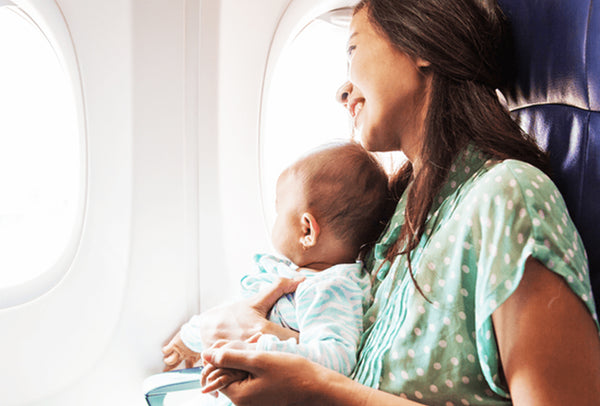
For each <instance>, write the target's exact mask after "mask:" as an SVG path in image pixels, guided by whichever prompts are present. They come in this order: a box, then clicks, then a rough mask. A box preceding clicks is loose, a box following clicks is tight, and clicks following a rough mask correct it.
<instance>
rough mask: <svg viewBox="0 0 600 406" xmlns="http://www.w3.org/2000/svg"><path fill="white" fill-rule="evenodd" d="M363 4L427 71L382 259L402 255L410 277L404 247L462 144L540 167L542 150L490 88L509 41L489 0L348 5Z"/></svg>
mask: <svg viewBox="0 0 600 406" xmlns="http://www.w3.org/2000/svg"><path fill="white" fill-rule="evenodd" d="M362 9H366V11H367V14H368V18H369V21H370V22H371V24H373V26H374V27H376V29H378V30H379V31H380V32H381V33H382V34H384V36H386V37H387V38H388V39H389V41H390V42H391V43H392V44H393V45H394V46H395V47H396V48H397V49H399V50H400V51H402V52H404V53H406V54H408V55H410V56H412V57H420V58H422V59H424V60H426V61H428V62H429V63H430V66H428V67H426V68H424V69H428V70H430V72H431V73H432V82H431V94H430V98H431V99H430V103H429V109H428V111H427V115H426V118H425V131H424V132H425V134H424V139H423V146H422V151H421V162H422V163H421V168H420V170H419V172H418V173H417V174H416V175H414V174H413V168H412V165H411V164H410V162H407V163H406V164H405V165H404V166H403V167H401V168H400V169H399V170H398V172H397V173H396V174H395V176H394V177H393V180H392V189H393V190H394V191H395V194H396V195H397V196H400V195H401V194H402V193H403V192H404V190H405V189H406V187H407V185H408V183H409V182H410V181H411V180H412V181H413V185H412V187H411V188H410V189H409V190H408V195H407V201H406V209H405V213H404V215H405V223H404V226H403V227H402V229H401V231H400V235H399V237H398V240H397V241H396V243H395V244H394V245H393V246H392V248H390V250H389V251H388V253H387V260H389V261H393V260H394V258H395V257H396V256H398V255H404V254H406V255H407V257H408V258H407V259H408V264H409V270H410V275H411V277H412V278H413V281H414V282H415V283H416V281H415V278H414V274H413V271H412V267H411V263H410V252H411V251H412V250H413V249H414V248H415V247H416V246H417V245H418V243H419V240H420V239H421V236H422V234H423V232H424V225H425V221H426V218H427V214H428V212H429V210H430V209H431V206H432V203H433V200H434V197H435V196H436V195H437V193H438V192H439V191H440V189H441V187H442V185H443V184H444V182H445V181H446V179H447V177H448V172H449V168H450V166H451V164H452V162H453V160H454V159H455V158H456V157H457V155H458V154H459V152H460V151H461V150H462V149H463V148H464V147H465V146H466V145H467V144H468V143H472V144H473V145H475V146H476V147H477V148H478V149H479V150H481V151H482V152H484V153H486V154H489V155H491V156H492V157H494V158H496V159H499V160H503V159H509V158H510V159H518V160H522V161H525V162H528V163H530V164H532V165H534V166H536V167H538V168H540V169H541V170H543V171H544V172H548V164H547V156H546V154H545V153H544V152H543V151H542V150H541V149H540V148H539V146H538V145H537V144H536V143H535V140H534V139H533V138H532V137H531V136H529V135H527V134H525V133H524V132H523V131H522V130H521V129H520V127H519V126H518V124H517V123H516V122H515V121H513V119H512V118H511V117H510V114H509V112H508V111H507V110H506V108H505V107H504V106H503V105H502V104H501V102H500V101H499V99H498V96H497V93H496V89H497V88H499V87H501V85H502V83H503V81H504V80H506V79H507V78H508V77H509V76H508V73H509V72H510V70H508V69H504V67H506V66H508V65H507V64H506V60H507V56H508V55H509V51H510V46H509V44H510V42H509V41H508V39H509V38H508V35H507V25H506V20H505V18H504V15H503V13H502V11H501V10H500V8H499V7H498V5H497V3H496V1H495V0H363V1H361V2H360V3H359V4H358V5H357V6H356V7H355V10H354V12H355V13H356V12H358V11H359V10H362ZM416 286H417V288H418V289H419V291H421V289H420V288H419V286H418V284H416ZM422 293H423V292H421V294H422Z"/></svg>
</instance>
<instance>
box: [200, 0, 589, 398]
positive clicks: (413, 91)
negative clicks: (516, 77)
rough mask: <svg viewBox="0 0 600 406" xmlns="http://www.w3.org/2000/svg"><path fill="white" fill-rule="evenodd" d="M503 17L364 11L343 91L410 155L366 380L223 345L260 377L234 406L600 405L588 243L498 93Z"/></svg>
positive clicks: (378, 286)
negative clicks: (314, 405) (299, 405)
mask: <svg viewBox="0 0 600 406" xmlns="http://www.w3.org/2000/svg"><path fill="white" fill-rule="evenodd" d="M501 16H502V15H501V12H500V10H499V9H498V7H497V5H496V4H495V2H493V1H476V0H402V1H398V0H396V1H394V0H363V1H362V2H361V3H360V4H359V5H358V6H357V7H356V10H355V15H354V17H353V19H352V23H351V28H350V38H349V42H348V55H349V81H348V82H347V83H346V84H345V85H344V86H342V88H341V89H340V91H339V92H338V99H339V101H340V102H341V103H343V104H344V105H345V106H346V107H347V108H348V110H349V112H350V114H351V116H352V117H353V120H354V127H355V129H356V131H357V134H358V135H359V136H360V139H361V142H362V144H363V145H364V146H365V147H366V148H367V149H369V150H372V151H395V150H399V151H402V152H404V154H405V155H406V156H407V158H408V160H409V162H408V163H407V164H406V165H405V166H404V167H403V168H401V169H400V171H399V173H398V174H397V176H396V177H395V179H394V181H393V187H394V189H395V191H396V192H397V194H398V196H401V197H400V199H399V202H398V206H397V208H396V213H395V215H394V217H393V218H392V220H391V222H390V224H389V225H388V228H387V230H386V231H385V233H384V235H383V236H382V237H381V239H380V242H379V244H378V245H377V246H376V247H375V249H374V250H373V252H372V255H371V258H370V260H369V261H368V262H367V265H368V266H369V267H370V268H371V269H372V271H373V273H374V275H376V283H375V288H374V296H375V301H374V302H373V304H372V305H371V307H370V309H369V310H368V312H367V314H366V317H365V328H366V331H365V334H364V336H363V338H362V340H361V349H360V351H359V362H358V365H357V367H356V369H355V372H354V376H353V378H354V379H353V380H352V379H349V378H346V377H344V376H341V375H339V374H337V373H335V372H332V371H329V370H327V369H324V368H322V367H319V366H317V365H315V364H313V363H311V362H309V361H306V360H304V359H302V358H299V357H294V356H291V355H286V354H265V353H260V352H256V353H253V352H247V351H243V350H233V349H227V350H213V351H209V352H208V353H207V354H206V357H205V358H206V361H208V362H209V363H211V364H212V365H213V366H215V367H221V368H235V369H242V370H244V371H248V372H249V373H250V378H249V379H247V380H244V381H241V382H234V383H232V384H231V385H228V386H227V387H225V388H224V389H223V390H222V392H223V393H225V394H226V395H227V396H229V397H230V398H231V399H232V400H233V401H234V403H236V404H239V405H269V404H274V405H291V404H332V405H367V404H369V405H371V404H372V405H387V404H394V405H409V404H426V405H427V404H429V405H461V404H464V405H469V404H494V405H495V404H498V405H500V404H511V403H512V404H515V405H548V404H559V405H571V404H577V405H592V404H597V402H598V399H600V339H599V337H598V323H597V316H596V311H595V308H594V305H593V301H592V300H591V291H590V284H589V278H588V275H587V273H588V270H587V261H586V259H585V253H584V249H583V245H582V244H581V240H580V238H579V236H578V234H577V232H576V231H575V228H574V226H573V224H572V223H571V220H570V219H569V217H568V214H567V211H566V208H565V206H564V202H563V201H562V198H561V197H560V195H559V194H558V192H557V191H556V188H555V186H554V185H553V184H552V182H551V181H550V180H549V179H548V178H547V177H546V175H544V173H543V170H544V169H545V167H546V161H545V156H544V154H543V153H542V152H541V151H540V150H539V149H538V148H537V146H536V145H535V143H534V142H533V141H532V140H531V139H530V138H529V137H528V136H526V135H524V134H522V133H521V131H520V130H519V128H518V126H517V125H516V124H515V123H514V122H513V121H512V120H511V119H510V117H509V115H508V113H507V112H506V111H505V109H504V108H503V107H502V106H501V104H500V103H499V101H498V100H497V97H496V95H495V91H494V89H495V88H496V87H498V85H499V78H500V77H501V72H497V69H496V67H497V66H500V64H499V63H498V55H497V54H498V50H501V49H502V44H503V25H502V18H501ZM285 288H289V287H283V288H282V289H285ZM292 289H293V287H292ZM271 296H275V295H271ZM266 303H268V301H264V302H261V303H260V304H261V305H263V307H265V308H268V304H266ZM265 304H266V305H265ZM229 310H231V309H229ZM245 310H246V312H249V313H248V314H252V312H254V313H253V314H254V318H250V322H249V323H250V324H252V323H253V321H256V322H257V323H258V324H254V325H255V326H256V325H259V327H258V329H261V328H268V327H269V326H268V325H266V324H264V323H262V322H261V321H260V320H261V319H260V317H257V316H256V315H257V314H260V312H259V313H256V312H255V311H254V310H248V309H245ZM225 313H226V312H223V313H221V315H220V316H219V315H216V316H215V317H214V319H213V320H217V319H221V320H223V315H224V314H225ZM261 323H262V324H261ZM230 326H237V327H238V328H239V327H240V326H239V325H236V324H229V325H227V327H230ZM242 327H243V326H242ZM254 329H257V328H256V327H255V328H254ZM221 331H223V330H221ZM252 332H253V331H250V332H245V333H240V332H237V333H236V332H234V333H233V334H229V333H224V334H225V335H224V336H225V337H229V338H243V337H244V336H245V335H248V334H250V333H252ZM232 347H235V348H243V345H239V343H238V344H237V345H233V346H232ZM208 378H209V379H210V377H208ZM415 402H417V403H415Z"/></svg>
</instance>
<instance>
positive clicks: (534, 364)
mask: <svg viewBox="0 0 600 406" xmlns="http://www.w3.org/2000/svg"><path fill="white" fill-rule="evenodd" d="M589 300H592V299H591V298H590V299H589ZM492 320H493V323H494V330H495V333H496V337H497V342H498V347H499V351H500V358H501V361H502V365H503V368H504V374H505V377H506V380H507V383H508V386H509V389H510V393H511V397H512V400H513V403H514V405H516V406H520V405H527V406H535V405H579V406H583V405H590V406H591V405H597V404H598V401H599V399H600V339H599V336H598V331H597V329H596V326H595V324H594V322H593V320H592V317H591V316H590V313H589V311H588V310H587V308H586V307H585V306H584V304H583V303H582V302H581V300H580V299H579V298H577V297H576V296H575V294H574V293H573V291H572V290H571V289H569V288H568V286H567V285H566V283H565V281H564V280H563V279H562V278H561V277H560V276H558V275H556V274H555V273H553V272H551V271H549V270H548V269H547V268H546V267H544V266H543V265H542V264H541V263H539V262H538V261H536V260H533V259H531V258H530V259H529V260H528V261H527V263H526V266H525V273H524V275H523V279H522V280H521V283H520V284H519V287H518V288H517V290H516V291H515V292H514V293H513V294H512V295H511V296H510V297H509V298H508V300H507V301H506V302H505V303H503V304H502V305H501V306H500V307H499V308H498V309H497V310H496V311H495V312H494V313H493V315H492Z"/></svg>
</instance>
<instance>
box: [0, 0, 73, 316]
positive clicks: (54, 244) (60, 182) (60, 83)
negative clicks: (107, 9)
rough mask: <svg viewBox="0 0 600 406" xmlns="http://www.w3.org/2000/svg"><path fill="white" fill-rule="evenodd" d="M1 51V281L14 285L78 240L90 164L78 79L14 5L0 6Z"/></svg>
mask: <svg viewBox="0 0 600 406" xmlns="http://www.w3.org/2000/svg"><path fill="white" fill-rule="evenodd" d="M5 4H6V2H5ZM69 45H70V44H69ZM0 55H1V56H2V63H1V64H0V116H1V117H2V118H1V119H0V190H1V191H2V198H1V199H0V288H8V287H11V286H16V285H22V284H24V283H26V282H28V281H30V280H32V279H35V278H36V277H38V276H39V275H41V274H43V273H44V272H46V271H48V270H49V269H50V268H52V267H53V266H55V265H56V264H57V262H59V260H60V259H61V258H62V257H64V255H65V252H66V251H67V248H68V247H70V246H71V245H74V244H73V243H72V240H73V238H74V235H75V230H76V228H77V227H76V226H77V224H79V222H80V219H81V217H82V216H81V212H82V210H81V207H80V206H81V201H82V196H83V193H82V190H83V187H82V182H83V174H84V170H83V168H84V166H83V157H82V155H83V154H82V150H83V148H82V145H83V137H82V134H80V130H79V129H80V125H79V116H78V111H79V110H78V108H77V104H76V99H75V97H74V92H73V90H72V89H73V87H72V86H73V85H72V79H71V77H70V76H69V75H68V73H67V71H66V69H65V67H64V66H63V63H62V62H61V60H60V59H59V57H58V54H57V52H55V48H54V47H53V46H52V44H51V42H50V41H49V39H48V37H47V36H46V35H45V34H44V32H42V30H41V29H40V28H39V27H38V25H37V24H36V23H35V22H34V21H33V20H32V19H31V18H30V17H29V16H28V15H27V14H25V13H24V12H22V10H21V9H19V8H18V7H17V6H14V5H6V6H0ZM72 251H73V252H74V249H73V250H72ZM48 288H49V287H48ZM0 307H2V306H1V305H0Z"/></svg>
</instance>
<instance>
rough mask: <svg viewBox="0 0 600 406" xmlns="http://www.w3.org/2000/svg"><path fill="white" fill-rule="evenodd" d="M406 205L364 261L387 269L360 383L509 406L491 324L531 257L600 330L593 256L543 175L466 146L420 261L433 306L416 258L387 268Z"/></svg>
mask: <svg viewBox="0 0 600 406" xmlns="http://www.w3.org/2000/svg"><path fill="white" fill-rule="evenodd" d="M405 204H406V201H405V199H404V197H403V198H401V199H400V201H399V202H398V206H397V208H396V212H395V214H394V217H393V218H392V220H391V222H390V226H389V227H388V229H387V230H386V232H385V233H384V235H383V237H382V238H381V240H380V241H379V243H378V244H377V245H376V247H375V248H374V250H373V251H372V255H371V256H370V257H369V258H368V259H367V262H366V265H367V267H368V268H370V269H380V271H379V272H378V274H377V281H376V283H375V284H374V291H373V294H374V296H375V301H376V303H377V305H373V306H372V307H371V308H370V309H369V310H368V311H367V312H366V315H365V331H366V332H367V333H366V334H365V337H363V340H362V346H361V349H360V351H359V354H358V364H357V367H356V370H355V373H354V376H353V378H354V379H355V380H357V381H359V382H361V383H363V384H365V385H367V386H371V387H374V388H379V389H381V390H384V391H387V392H391V393H395V394H398V395H400V394H404V396H405V397H406V398H408V399H412V400H415V401H419V402H422V403H424V404H440V405H476V404H481V403H485V404H496V405H501V404H506V405H509V404H511V402H510V397H509V394H508V389H507V386H506V383H505V382H503V381H502V379H501V376H502V375H501V374H500V373H499V371H500V365H499V362H500V361H499V356H498V353H497V345H496V337H495V335H494V332H493V328H492V324H491V315H492V313H493V312H494V311H495V310H496V309H497V307H498V306H499V304H500V303H503V302H504V301H505V300H506V299H507V298H508V297H509V296H510V295H511V294H512V293H513V292H514V290H515V289H516V288H517V286H518V285H519V282H520V280H521V277H522V273H523V268H524V262H525V260H526V259H527V258H528V257H529V256H534V257H535V258H536V259H538V260H539V261H541V262H542V263H543V264H545V265H546V267H548V268H549V269H550V270H552V271H553V272H556V273H557V274H559V275H561V276H562V277H563V278H565V280H566V281H567V282H568V284H569V286H570V288H571V289H572V290H573V292H575V294H576V295H577V296H578V297H580V298H581V300H582V303H584V304H585V305H586V306H588V308H589V309H590V312H591V313H592V315H593V317H594V320H596V322H597V320H598V317H597V315H596V311H595V309H594V304H593V298H592V295H591V289H590V283H589V271H588V268H587V260H586V257H585V249H584V247H583V245H582V243H581V239H580V238H579V235H578V234H577V232H576V230H575V228H574V226H573V224H572V222H571V220H570V218H569V216H568V214H567V212H566V208H565V205H564V201H563V199H562V197H561V196H560V194H559V193H558V191H557V190H556V187H555V185H554V184H553V183H552V182H551V180H550V179H549V178H547V177H546V175H544V174H543V173H541V172H540V171H539V170H537V169H536V168H534V167H532V166H530V165H528V164H525V163H523V162H519V161H514V160H507V161H502V162H498V161H495V160H493V159H489V157H487V156H485V155H484V154H482V153H480V152H479V151H477V150H476V149H474V148H473V147H469V148H467V149H466V150H465V152H464V154H463V155H462V156H461V157H459V158H457V160H456V161H455V163H454V165H453V170H452V171H451V172H450V174H449V180H448V182H447V184H446V185H445V186H443V187H442V189H441V191H440V193H439V196H438V198H436V199H434V205H433V207H432V208H431V212H430V214H429V216H428V220H427V223H426V226H425V233H424V236H423V237H422V240H421V241H420V243H419V245H418V246H417V248H416V249H415V250H414V251H413V253H412V256H411V262H412V267H413V271H414V274H415V278H416V280H417V282H418V284H419V286H420V288H421V290H422V291H423V293H424V294H425V296H426V298H424V297H423V296H421V294H420V293H419V291H418V290H416V289H415V288H414V284H413V282H412V279H411V277H410V274H409V273H408V264H407V261H406V258H396V259H395V260H394V262H393V263H392V264H389V263H386V262H385V259H384V258H385V254H386V252H387V249H388V248H389V247H390V246H392V245H393V243H394V242H395V241H396V239H397V237H398V235H399V232H400V228H401V226H402V225H403V223H404V219H403V213H404V208H405ZM380 267H381V268H380ZM392 377H393V378H392Z"/></svg>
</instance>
